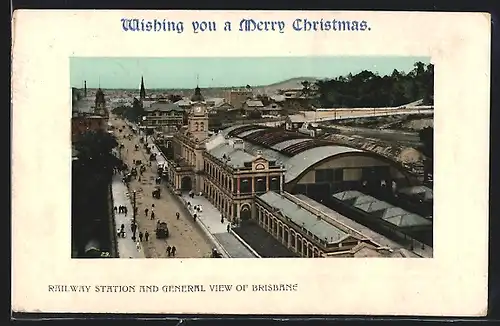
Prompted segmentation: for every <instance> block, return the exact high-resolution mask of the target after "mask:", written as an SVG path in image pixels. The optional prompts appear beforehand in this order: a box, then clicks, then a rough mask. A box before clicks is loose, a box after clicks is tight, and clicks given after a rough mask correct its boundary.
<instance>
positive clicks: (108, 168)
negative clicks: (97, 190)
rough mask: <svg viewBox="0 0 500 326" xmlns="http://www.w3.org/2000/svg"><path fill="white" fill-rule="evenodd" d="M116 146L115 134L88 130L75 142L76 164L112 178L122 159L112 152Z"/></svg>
mask: <svg viewBox="0 0 500 326" xmlns="http://www.w3.org/2000/svg"><path fill="white" fill-rule="evenodd" d="M116 146H118V142H117V141H116V138H115V137H114V136H113V135H111V134H109V133H107V132H105V131H102V130H99V131H87V132H85V133H84V134H82V135H81V137H80V138H79V139H78V141H76V142H75V143H74V147H75V149H76V150H77V151H78V155H77V158H78V160H77V163H75V164H77V166H79V167H80V168H81V169H84V170H87V171H91V172H93V173H95V174H100V173H102V174H103V176H105V177H106V178H111V175H112V171H113V168H114V167H117V166H119V165H121V161H120V160H119V159H118V158H116V156H114V155H113V154H112V150H113V148H115V147H116Z"/></svg>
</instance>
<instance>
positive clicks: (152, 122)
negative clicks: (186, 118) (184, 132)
mask: <svg viewBox="0 0 500 326" xmlns="http://www.w3.org/2000/svg"><path fill="white" fill-rule="evenodd" d="M181 123H182V121H181V120H179V119H174V120H171V119H169V120H153V119H149V120H146V122H145V124H148V125H151V126H154V125H179V124H181Z"/></svg>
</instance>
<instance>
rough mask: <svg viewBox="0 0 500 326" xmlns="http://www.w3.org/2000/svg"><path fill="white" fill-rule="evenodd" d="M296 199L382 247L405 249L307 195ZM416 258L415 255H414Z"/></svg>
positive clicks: (297, 196)
mask: <svg viewBox="0 0 500 326" xmlns="http://www.w3.org/2000/svg"><path fill="white" fill-rule="evenodd" d="M295 197H296V198H297V199H299V200H301V201H303V202H305V203H307V204H308V205H310V206H311V207H314V208H315V209H317V210H319V211H320V212H322V213H324V214H326V215H327V216H328V217H330V218H332V219H334V220H337V221H339V222H340V223H343V224H345V225H347V226H348V227H350V228H352V229H354V230H356V231H357V232H359V233H361V234H362V235H363V236H364V237H366V238H368V239H370V240H371V241H372V242H374V243H376V244H378V245H380V246H382V247H389V248H391V249H393V250H399V249H401V248H403V246H402V245H400V244H398V243H396V242H394V241H392V240H390V239H388V238H387V237H385V236H383V235H381V234H379V233H377V232H375V231H373V230H371V229H370V228H368V227H366V226H364V225H362V224H360V223H358V222H356V221H354V220H352V219H350V218H348V217H345V216H344V215H342V214H340V213H338V212H336V211H334V210H333V209H331V208H328V207H326V206H325V205H323V204H321V203H318V202H317V201H315V200H313V199H311V198H309V197H307V196H305V195H295ZM413 256H415V255H413Z"/></svg>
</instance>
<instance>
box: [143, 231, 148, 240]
mask: <svg viewBox="0 0 500 326" xmlns="http://www.w3.org/2000/svg"><path fill="white" fill-rule="evenodd" d="M148 239H149V232H148V231H146V233H144V240H146V242H147V241H148Z"/></svg>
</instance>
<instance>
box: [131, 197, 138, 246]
mask: <svg viewBox="0 0 500 326" xmlns="http://www.w3.org/2000/svg"><path fill="white" fill-rule="evenodd" d="M135 194H136V192H135V190H134V197H133V206H134V207H133V208H132V209H133V212H132V213H133V224H132V225H133V228H132V232H133V234H132V240H133V241H135V239H136V237H135V232H136V231H137V223H136V215H137V214H136V211H137V209H136V202H135Z"/></svg>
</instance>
